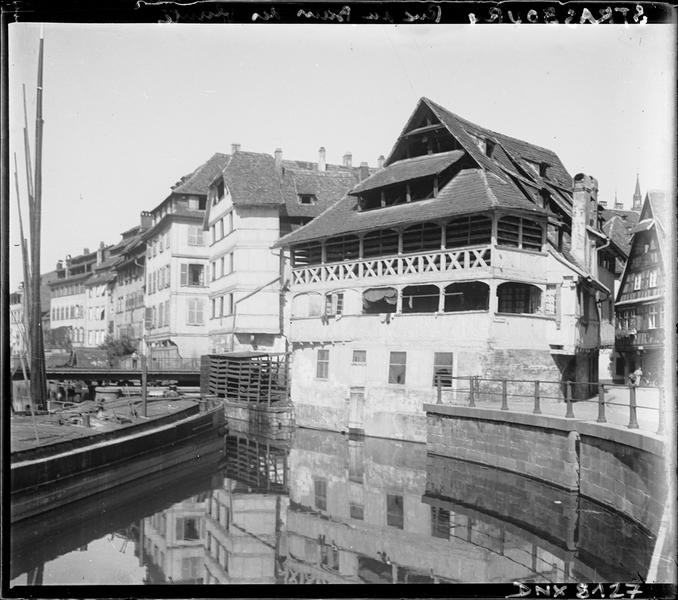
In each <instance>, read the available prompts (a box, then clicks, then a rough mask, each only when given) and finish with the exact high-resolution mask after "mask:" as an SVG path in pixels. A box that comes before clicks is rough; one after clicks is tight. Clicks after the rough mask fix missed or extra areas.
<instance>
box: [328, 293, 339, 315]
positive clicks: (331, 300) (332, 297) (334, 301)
mask: <svg viewBox="0 0 678 600" xmlns="http://www.w3.org/2000/svg"><path fill="white" fill-rule="evenodd" d="M343 309H344V293H343V292H333V293H331V294H327V295H326V296H325V316H328V317H336V316H338V315H341V314H343V312H342V311H343Z"/></svg>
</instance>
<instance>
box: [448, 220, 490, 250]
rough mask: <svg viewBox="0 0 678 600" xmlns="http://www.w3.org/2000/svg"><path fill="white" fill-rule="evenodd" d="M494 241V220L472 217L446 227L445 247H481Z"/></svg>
mask: <svg viewBox="0 0 678 600" xmlns="http://www.w3.org/2000/svg"><path fill="white" fill-rule="evenodd" d="M491 241H492V219H490V217H486V216H483V215H471V216H468V217H462V218H460V219H454V220H452V221H449V222H448V223H447V226H446V227H445V247H446V248H459V247H462V246H480V245H485V244H489V243H490V242H491Z"/></svg>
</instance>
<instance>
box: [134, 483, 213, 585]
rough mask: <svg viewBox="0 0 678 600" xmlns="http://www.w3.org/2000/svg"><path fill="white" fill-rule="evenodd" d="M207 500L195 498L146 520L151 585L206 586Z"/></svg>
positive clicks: (145, 561) (146, 560) (145, 544)
mask: <svg viewBox="0 0 678 600" xmlns="http://www.w3.org/2000/svg"><path fill="white" fill-rule="evenodd" d="M206 497H207V494H200V495H198V496H193V497H191V498H188V499H186V500H184V501H183V502H179V503H177V504H174V505H173V506H172V507H171V508H168V509H167V510H164V511H162V512H159V513H156V514H155V515H153V516H152V517H147V518H145V519H144V520H143V532H142V539H143V551H144V556H143V560H142V563H143V564H144V565H145V566H147V567H148V579H147V583H202V581H203V579H202V578H203V565H204V562H205V522H204V515H205V508H206V505H207V503H206V502H205V500H206Z"/></svg>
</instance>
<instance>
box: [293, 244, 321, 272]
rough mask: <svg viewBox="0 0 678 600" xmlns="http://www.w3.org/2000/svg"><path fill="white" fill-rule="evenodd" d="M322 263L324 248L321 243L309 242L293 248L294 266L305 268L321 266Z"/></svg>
mask: <svg viewBox="0 0 678 600" xmlns="http://www.w3.org/2000/svg"><path fill="white" fill-rule="evenodd" d="M321 261H322V247H321V245H320V242H308V243H306V244H299V245H298V246H292V266H293V267H305V266H308V265H319V264H320V263H321Z"/></svg>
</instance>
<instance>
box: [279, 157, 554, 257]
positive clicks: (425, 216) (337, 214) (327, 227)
mask: <svg viewBox="0 0 678 600" xmlns="http://www.w3.org/2000/svg"><path fill="white" fill-rule="evenodd" d="M499 198H501V200H499ZM357 204H358V203H357V200H356V199H355V198H353V197H351V196H347V197H345V198H343V199H342V200H341V201H340V202H337V203H336V204H334V205H333V206H331V207H330V208H329V209H327V210H326V211H325V212H324V213H323V214H321V215H320V216H319V217H317V218H316V219H314V220H313V221H311V222H310V223H308V224H307V225H305V226H304V227H301V228H299V229H297V230H296V231H293V232H292V233H290V234H288V235H286V236H285V237H283V238H281V239H280V240H279V241H278V243H277V244H276V246H285V245H287V244H290V243H298V242H304V241H309V240H314V239H319V238H324V237H329V236H334V235H341V234H347V233H355V232H359V231H367V230H370V229H376V228H380V227H392V226H395V225H401V224H403V223H418V222H422V221H431V220H435V219H444V218H447V217H450V218H451V217H454V216H458V215H464V214H469V213H474V212H480V211H483V210H490V209H493V208H497V207H500V206H501V207H504V208H513V209H518V210H524V211H529V212H533V213H535V214H545V212H546V211H545V210H544V209H543V208H541V207H539V206H537V205H535V204H532V203H531V202H529V201H528V200H526V199H525V198H524V197H523V196H521V195H520V194H519V193H518V191H517V190H516V189H515V188H514V187H513V185H512V184H510V183H508V182H507V181H502V180H500V179H499V178H497V177H496V176H495V175H492V174H488V173H485V172H484V171H483V170H481V169H465V170H463V171H461V172H460V173H459V174H458V175H457V176H456V177H455V178H454V179H452V181H451V182H450V183H449V184H448V185H446V186H445V188H443V190H442V191H441V192H440V194H439V195H438V196H437V197H436V198H431V199H429V200H421V201H419V202H411V203H409V204H398V205H396V206H389V207H386V208H378V209H374V210H365V211H362V212H359V211H358V210H357Z"/></svg>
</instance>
